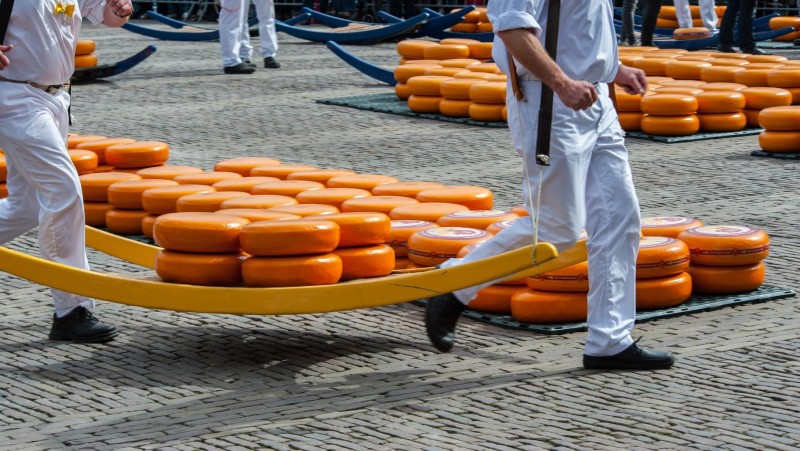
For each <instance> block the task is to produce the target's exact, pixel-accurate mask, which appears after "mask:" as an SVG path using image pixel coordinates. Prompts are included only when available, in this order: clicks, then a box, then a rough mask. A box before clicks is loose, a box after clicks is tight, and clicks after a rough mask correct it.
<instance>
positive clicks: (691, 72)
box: [664, 60, 711, 80]
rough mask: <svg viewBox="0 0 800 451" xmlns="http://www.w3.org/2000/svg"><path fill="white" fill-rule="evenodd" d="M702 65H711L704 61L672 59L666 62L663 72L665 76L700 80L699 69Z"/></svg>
mask: <svg viewBox="0 0 800 451" xmlns="http://www.w3.org/2000/svg"><path fill="white" fill-rule="evenodd" d="M704 67H711V63H708V62H706V61H679V60H674V61H671V62H669V63H667V64H666V66H665V69H664V72H665V73H666V74H667V77H672V78H680V79H683V80H700V71H701V70H702V69H703V68H704Z"/></svg>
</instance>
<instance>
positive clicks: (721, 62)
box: [708, 57, 750, 67]
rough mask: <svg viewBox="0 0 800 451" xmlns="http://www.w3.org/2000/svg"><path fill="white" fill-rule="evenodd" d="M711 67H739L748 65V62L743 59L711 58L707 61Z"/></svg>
mask: <svg viewBox="0 0 800 451" xmlns="http://www.w3.org/2000/svg"><path fill="white" fill-rule="evenodd" d="M708 62H709V63H711V65H712V66H730V67H739V66H747V65H748V64H750V62H749V61H747V60H746V59H743V58H722V57H718V58H711V59H710V60H708Z"/></svg>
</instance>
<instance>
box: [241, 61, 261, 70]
mask: <svg viewBox="0 0 800 451" xmlns="http://www.w3.org/2000/svg"><path fill="white" fill-rule="evenodd" d="M242 62H243V63H245V64H247V65H248V66H250V67H252V68H253V69H256V68H257V67H258V66H256V65H255V64H254V63H253V62H252V61H250V60H242Z"/></svg>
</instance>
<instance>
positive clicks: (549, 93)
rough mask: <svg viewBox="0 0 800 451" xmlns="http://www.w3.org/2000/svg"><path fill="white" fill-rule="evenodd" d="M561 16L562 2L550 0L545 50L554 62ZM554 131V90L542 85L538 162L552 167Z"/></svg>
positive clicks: (537, 148)
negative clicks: (552, 135) (551, 154)
mask: <svg viewBox="0 0 800 451" xmlns="http://www.w3.org/2000/svg"><path fill="white" fill-rule="evenodd" d="M560 16H561V0H548V5H547V30H545V35H544V37H545V41H544V48H545V50H547V53H548V54H549V55H550V58H552V59H553V61H556V53H557V49H558V26H559V22H561V20H560ZM552 129H553V90H552V89H550V88H549V87H548V86H547V85H545V84H544V83H542V100H541V103H540V105H539V128H538V131H537V134H536V162H537V163H539V164H540V165H543V166H550V133H551V132H552Z"/></svg>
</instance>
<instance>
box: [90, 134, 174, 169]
mask: <svg viewBox="0 0 800 451" xmlns="http://www.w3.org/2000/svg"><path fill="white" fill-rule="evenodd" d="M105 158H106V163H107V164H108V165H109V166H111V167H113V168H115V169H121V170H134V171H136V170H139V169H142V168H149V167H153V166H161V165H162V164H164V163H166V162H167V159H168V158H169V145H168V144H167V143H165V142H161V141H134V142H128V143H122V144H114V145H111V146H108V147H106V148H105Z"/></svg>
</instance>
